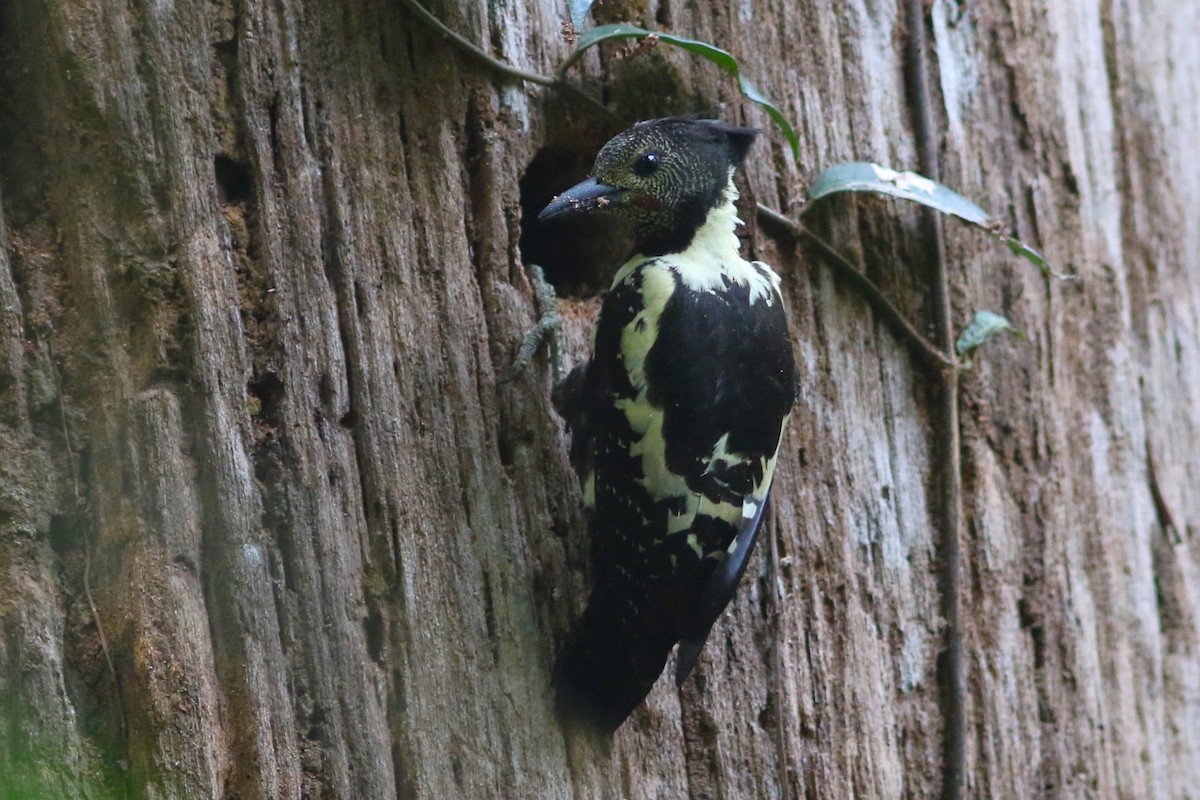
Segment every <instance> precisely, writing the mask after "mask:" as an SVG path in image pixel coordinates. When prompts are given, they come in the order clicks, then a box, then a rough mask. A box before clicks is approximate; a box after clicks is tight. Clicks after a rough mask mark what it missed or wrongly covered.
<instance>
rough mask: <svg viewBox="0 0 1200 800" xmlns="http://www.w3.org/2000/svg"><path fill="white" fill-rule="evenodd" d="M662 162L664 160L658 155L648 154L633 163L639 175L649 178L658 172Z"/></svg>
mask: <svg viewBox="0 0 1200 800" xmlns="http://www.w3.org/2000/svg"><path fill="white" fill-rule="evenodd" d="M661 162H662V159H661V158H659V155H658V153H646V155H644V156H642V157H641V158H639V159H638V160H637V161H635V162H634V163H633V171H634V172H636V173H637V174H638V175H641V176H642V177H643V178H648V177H649V176H651V175H653V174H654V173H656V172H658V167H659V164H660V163H661Z"/></svg>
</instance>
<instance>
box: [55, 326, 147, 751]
mask: <svg viewBox="0 0 1200 800" xmlns="http://www.w3.org/2000/svg"><path fill="white" fill-rule="evenodd" d="M43 344H44V345H45V348H46V358H47V359H48V360H49V362H50V369H49V372H50V380H51V381H52V382H53V384H54V394H55V396H56V397H58V413H59V423H60V424H61V425H62V432H63V444H65V445H66V448H67V460H68V462H69V466H70V469H71V483H72V490H73V492H74V499H75V507H76V508H81V507H82V506H83V505H84V502H83V492H82V491H80V488H79V462H78V460H77V459H76V458H75V448H74V446H73V445H72V444H71V429H70V427H69V426H68V425H67V402H66V398H65V397H64V396H63V392H62V386H61V384H60V382H59V380H58V367H57V366H56V365H55V363H54V350H53V347H52V345H51V344H50V340H49V338H47V339H45V340H43ZM81 530H82V534H83V536H82V538H83V596H84V599H86V600H87V604H88V610H89V611H90V612H91V615H92V623H93V624H94V625H95V626H96V638H97V639H99V641H100V652H101V653H103V654H104V663H105V664H106V665H107V667H108V674H109V677H111V678H112V682H113V687H114V690H115V696H116V699H117V709H118V710H119V711H120V715H121V719H120V722H121V736H122V737H123V739H124V740H125V742H126V743H128V742H129V722H128V718H127V716H126V713H125V700H124V697H123V696H122V694H121V681H120V680H119V679H118V678H117V668H116V665H115V664H114V663H113V658H112V650H111V648H109V646H108V637H107V636H106V635H105V633H104V622H103V621H101V619H100V609H99V607H98V606H97V605H96V598H95V597H94V596H93V595H92V544H91V540H90V539H89V538H88V535H87V526H86V525H83V526H81Z"/></svg>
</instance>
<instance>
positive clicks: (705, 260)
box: [613, 174, 779, 305]
mask: <svg viewBox="0 0 1200 800" xmlns="http://www.w3.org/2000/svg"><path fill="white" fill-rule="evenodd" d="M737 197H738V191H737V189H736V188H735V187H734V185H733V177H732V174H731V175H730V180H729V183H728V185H726V187H725V188H724V189H723V190H722V192H721V195H720V199H719V200H718V201H717V203H716V205H714V206H712V207H711V208H710V209H709V211H708V213H707V215H705V217H704V221H703V222H702V223H701V224H700V225H699V227H697V228H696V229H695V231H694V233H693V234H692V236H691V238H690V239H689V240H688V241H687V243H686V244H685V245H684V246H682V247H679V248H676V249H675V250H674V251H670V252H664V253H661V254H650V253H646V252H644V251H643V252H641V253H638V254H637V255H635V256H634V257H633V258H631V259H629V261H627V262H626V263H625V266H623V267H622V268H621V269H620V270H619V271H618V272H617V275H616V278H615V279H614V280H613V286H616V285H618V284H620V283H621V282H622V281H624V280H625V279H626V278H627V277H628V276H629V275H630V274H631V273H632V272H634V271H635V270H637V269H639V268H641V267H643V266H646V265H649V264H655V265H658V267H660V268H666V269H670V271H671V272H672V273H673V274H674V275H675V276H676V277H677V279H678V281H679V282H680V284H681V285H683V286H685V287H686V288H687V289H689V290H691V291H696V292H722V291H726V290H728V289H729V288H730V286H734V285H738V286H743V287H746V288H747V289H748V290H749V293H750V300H751V302H753V303H757V302H759V301H764V302H766V303H767V304H768V305H770V304H772V303H773V302H774V301H775V297H776V296H777V295H778V294H779V278H778V276H776V275H775V273H774V272H773V271H772V270H771V269H770V268H769V267H767V266H766V265H764V264H751V263H750V262H748V261H746V260H745V259H744V258H742V254H741V252H740V250H741V242H740V241H739V240H738V237H737V234H736V233H734V230H735V229H736V228H737V226H738V225H740V224H742V222H741V220H739V219H738V217H737V206H736V205H735V201H736V200H737Z"/></svg>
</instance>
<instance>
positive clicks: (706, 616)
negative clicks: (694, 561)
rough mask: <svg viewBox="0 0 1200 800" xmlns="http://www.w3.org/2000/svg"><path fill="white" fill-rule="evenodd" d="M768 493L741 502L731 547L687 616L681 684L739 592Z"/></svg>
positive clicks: (679, 669) (677, 668)
mask: <svg viewBox="0 0 1200 800" xmlns="http://www.w3.org/2000/svg"><path fill="white" fill-rule="evenodd" d="M769 495H770V490H768V491H767V493H766V494H764V495H763V498H762V499H761V500H755V499H753V498H750V497H747V498H746V499H745V500H744V501H743V502H742V521H741V524H740V525H739V526H738V532H737V535H736V536H735V537H734V539H733V541H732V542H730V544H729V548H728V549H727V550H726V551H725V552H724V553H723V554H721V555H720V556H718V560H717V565H716V567H715V568H714V569H713V571H712V573H711V574H710V575H709V576H708V579H707V580H706V581H705V583H704V589H703V591H702V592H701V594H700V602H699V603H698V604H697V605H696V607H695V608H694V609H692V611H691V612H690V613H689V614H688V615H687V618H686V619H685V620H684V624H683V626H682V627H683V630H685V631H691V632H692V633H689V634H685V636H684V638H683V639H682V640H681V641H680V643H679V658H678V660H677V661H676V663H675V685H676V686H682V685H683V682H684V681H685V680H687V676H688V675H689V674H690V673H691V671H692V669H693V668H695V666H696V662H697V661H698V660H699V659H700V651H701V650H703V649H704V643H705V642H706V641H708V634H709V632H710V631H712V626H713V623H714V622H716V621H717V617H719V616H721V612H722V611H724V610H725V606H727V605H729V601H730V600H732V599H733V595H734V594H735V593H736V592H737V587H738V584H739V583H740V582H741V580H742V574H743V573H745V571H746V565H747V564H748V563H749V561H750V554H751V553H752V552H754V544H755V542H757V541H758V532H759V531H760V530H761V529H762V523H763V519H764V518H765V515H766V509H767V501H768V498H769Z"/></svg>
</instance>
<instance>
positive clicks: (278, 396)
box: [246, 372, 284, 425]
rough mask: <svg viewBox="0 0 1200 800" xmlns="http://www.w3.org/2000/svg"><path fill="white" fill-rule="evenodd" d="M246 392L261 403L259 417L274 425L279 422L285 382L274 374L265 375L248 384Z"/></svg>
mask: <svg viewBox="0 0 1200 800" xmlns="http://www.w3.org/2000/svg"><path fill="white" fill-rule="evenodd" d="M246 391H247V392H248V393H249V394H250V395H251V397H254V398H257V399H258V402H259V411H258V416H259V418H261V419H262V420H263V421H264V422H267V423H270V424H272V425H274V424H276V423H278V421H279V406H280V404H281V403H283V395H284V389H283V382H282V381H281V380H279V376H278V375H276V374H275V373H274V372H267V373H264V374H263V375H262V376H261V377H260V378H258V380H253V381H250V383H248V384H246Z"/></svg>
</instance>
